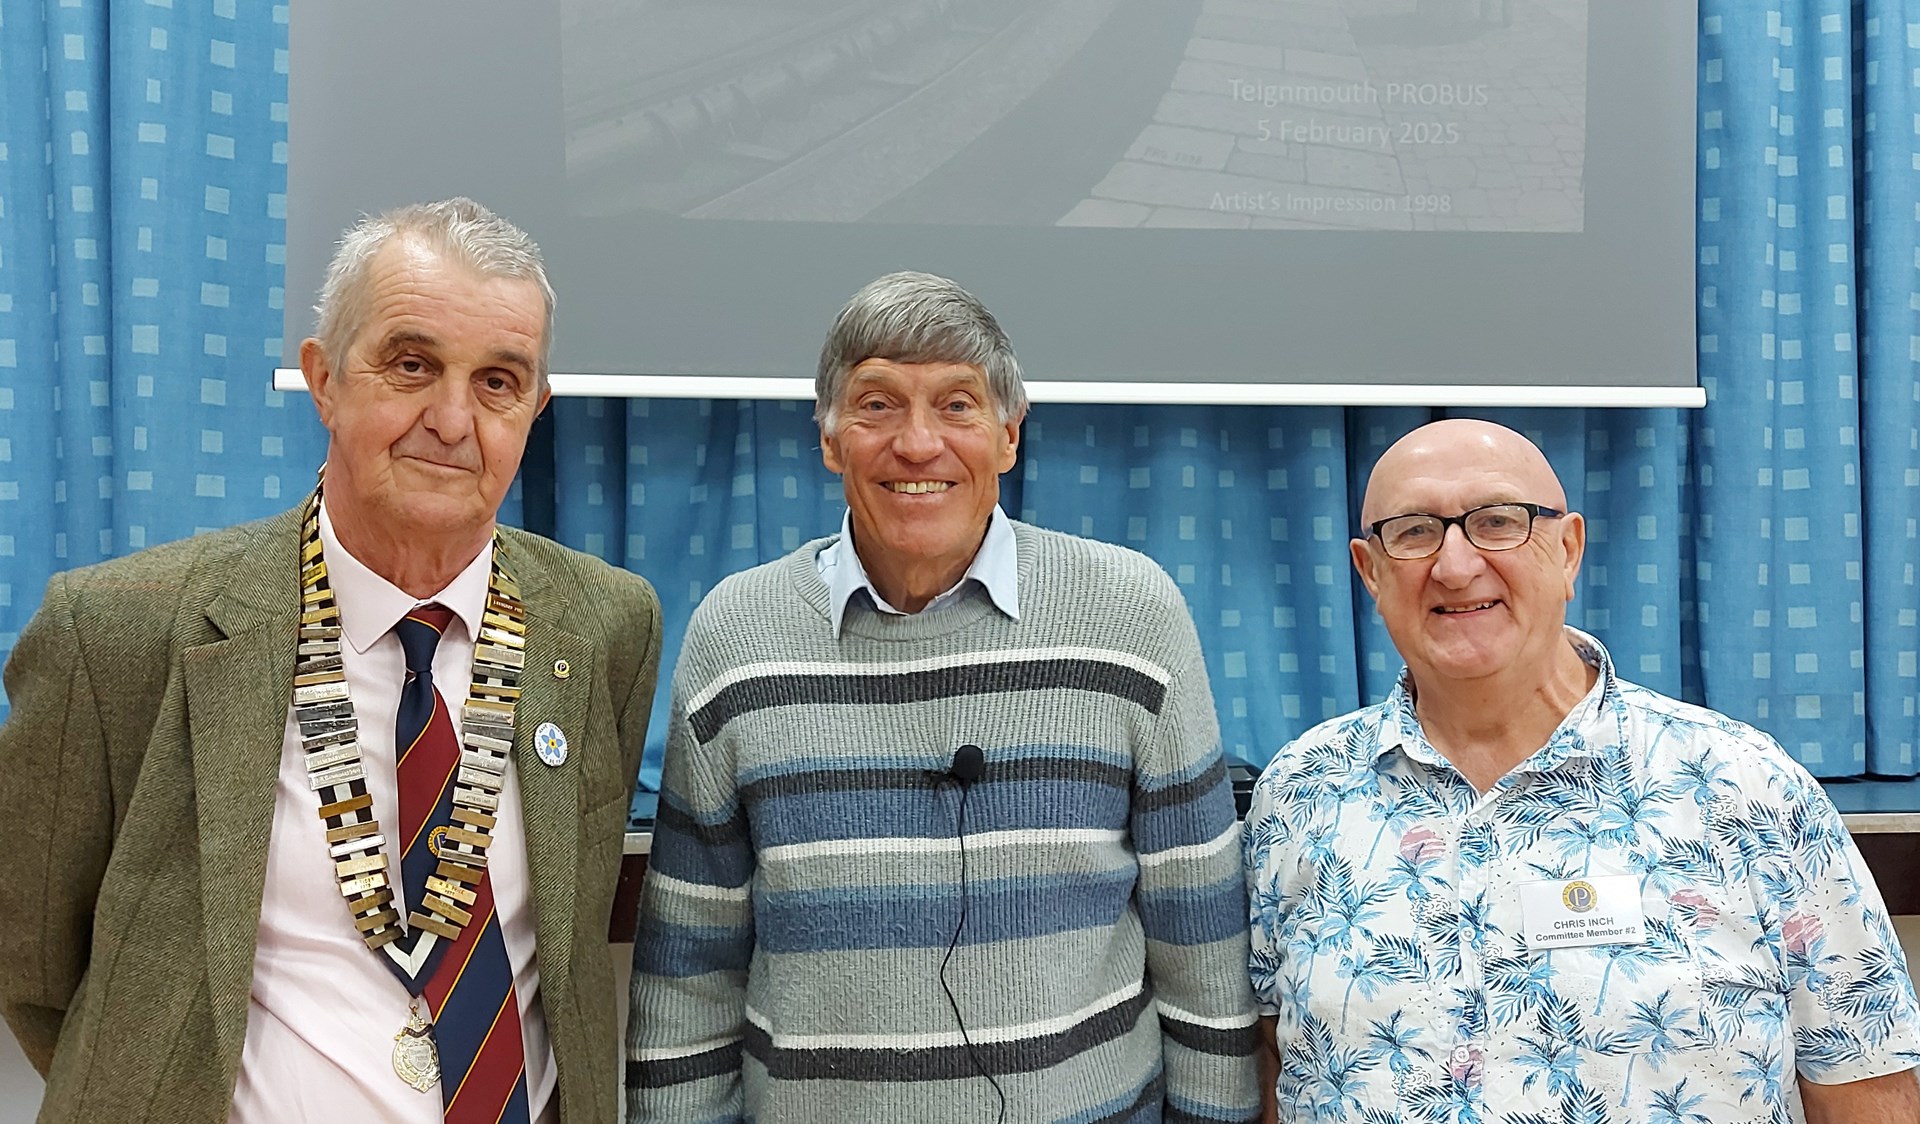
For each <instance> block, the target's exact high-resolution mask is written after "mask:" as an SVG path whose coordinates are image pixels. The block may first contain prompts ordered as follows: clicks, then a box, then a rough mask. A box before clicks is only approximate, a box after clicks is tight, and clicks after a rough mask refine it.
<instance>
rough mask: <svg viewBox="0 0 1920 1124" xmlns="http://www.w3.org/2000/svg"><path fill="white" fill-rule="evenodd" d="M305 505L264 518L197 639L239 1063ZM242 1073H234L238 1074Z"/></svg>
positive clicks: (207, 822)
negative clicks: (208, 636)
mask: <svg viewBox="0 0 1920 1124" xmlns="http://www.w3.org/2000/svg"><path fill="white" fill-rule="evenodd" d="M299 525H300V523H299V513H298V512H297V511H295V512H291V513H288V514H287V515H283V516H280V517H279V518H276V519H274V520H271V521H269V522H268V523H267V524H265V525H264V527H263V529H262V533H261V534H260V535H259V536H258V537H257V538H256V539H255V540H254V542H253V544H252V545H251V546H250V547H249V548H248V549H247V551H246V552H245V553H244V554H243V555H242V556H241V557H240V558H239V560H238V561H237V562H236V563H235V564H234V565H233V566H232V567H231V569H230V570H229V571H228V572H227V573H226V574H225V575H223V576H222V580H223V581H224V582H225V588H224V590H223V591H222V592H221V594H220V595H219V596H218V597H217V598H215V599H214V600H213V602H212V603H211V604H210V605H209V606H208V607H207V610H206V614H207V619H208V620H209V621H210V622H211V623H212V624H213V626H214V628H215V629H217V630H218V631H219V632H220V633H221V635H222V636H223V637H224V639H220V640H216V641H213V642H212V643H208V644H202V645H199V646H197V647H193V648H189V649H187V650H186V651H185V652H184V653H183V654H182V657H181V664H182V670H183V671H184V673H185V674H184V679H185V686H186V701H187V721H188V730H189V734H190V743H189V752H190V753H191V754H192V757H193V775H194V785H195V788H196V793H197V799H198V813H199V829H200V872H201V911H202V922H203V925H204V927H205V933H206V947H207V984H208V988H209V994H210V997H211V1002H212V1007H213V1021H214V1031H215V1035H216V1037H217V1039H218V1045H219V1047H220V1052H219V1055H218V1056H219V1057H220V1058H221V1059H222V1060H223V1061H225V1062H226V1063H227V1064H229V1065H231V1066H238V1064H239V1060H240V1052H241V1047H242V1045H243V1044H244V1042H245V1038H246V1025H247V996H248V992H249V991H250V990H251V987H252V980H253V957H254V944H255V937H256V933H257V931H258V928H259V921H260V897H261V891H262V889H263V887H264V886H265V883H266V873H267V842H268V836H269V834H270V833H271V832H272V829H273V803H274V789H275V785H276V783H277V780H278V776H279V770H280V748H281V742H282V738H283V735H284V731H285V726H286V719H287V706H288V702H289V699H290V697H291V694H292V690H293V656H294V645H295V643H296V633H297V630H298V627H299V612H300V607H299V584H298V583H299V580H300V578H299V569H298V566H299V546H300V542H299ZM229 1076H231V1075H229Z"/></svg>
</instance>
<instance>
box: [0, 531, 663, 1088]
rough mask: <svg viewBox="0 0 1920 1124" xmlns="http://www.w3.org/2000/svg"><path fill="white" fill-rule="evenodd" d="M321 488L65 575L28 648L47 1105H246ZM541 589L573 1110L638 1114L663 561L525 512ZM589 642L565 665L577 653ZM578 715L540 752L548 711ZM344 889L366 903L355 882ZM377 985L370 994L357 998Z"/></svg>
mask: <svg viewBox="0 0 1920 1124" xmlns="http://www.w3.org/2000/svg"><path fill="white" fill-rule="evenodd" d="M299 539H300V513H299V512H298V511H291V512H286V513H283V514H281V515H278V516H275V517H273V518H271V519H267V520H263V521H261V522H258V523H252V524H248V525H245V526H241V527H236V528H233V529H231V530H225V531H219V532H213V533H209V534H204V535H199V536H196V537H194V538H192V539H188V540H185V541H182V542H177V543H172V544H169V545H166V546H161V547H156V548H154V549H151V550H146V551H142V552H141V553H138V554H134V555H130V556H128V557H126V558H121V559H117V560H115V561H112V562H106V563H103V564H101V565H98V566H93V567H89V568H86V569H82V570H76V571H72V572H70V573H66V574H61V575H58V576H56V577H55V578H54V579H53V581H52V582H51V583H50V585H49V586H48V588H47V594H46V598H45V600H44V601H43V602H42V604H41V606H40V609H39V611H38V612H37V613H36V614H35V615H34V617H33V620H32V621H31V622H30V623H29V624H28V626H27V629H26V631H25V632H24V633H22V634H21V637H20V642H19V645H18V646H17V647H16V648H15V650H14V653H13V656H12V658H11V659H10V660H9V661H8V663H7V668H6V686H7V692H8V695H9V696H10V701H11V703H12V707H13V710H12V714H11V715H10V717H9V718H8V719H7V721H6V723H5V725H4V726H0V825H5V831H6V846H5V851H6V853H7V855H8V858H7V861H6V862H5V864H4V865H0V1014H4V1016H5V1018H6V1021H7V1023H8V1024H9V1025H10V1026H11V1027H12V1029H13V1032H14V1034H15V1035H16V1036H17V1037H18V1038H19V1040H20V1044H21V1046H22V1047H23V1048H24V1050H25V1052H26V1055H27V1057H28V1059H29V1060H30V1061H31V1062H32V1063H33V1065H34V1066H35V1067H36V1068H37V1069H39V1070H40V1072H41V1073H42V1074H44V1075H45V1077H46V1079H47V1088H46V1096H45V1100H44V1102H43V1104H42V1108H41V1120H42V1121H48V1122H67V1121H74V1122H93V1121H102V1120H156V1121H168V1122H180V1124H192V1122H199V1121H207V1122H215V1121H222V1120H225V1119H226V1116H227V1112H228V1109H229V1107H230V1105H231V1101H232V1097H233V1090H234V1086H235V1082H236V1079H237V1077H238V1074H239V1067H240V1056H241V1049H242V1046H243V1044H244V1042H245V1039H246V1022H247V1010H248V994H249V991H250V989H251V986H252V976H253V962H254V941H255V933H256V930H257V928H258V924H259V918H260V901H261V892H262V887H263V886H264V884H265V879H266V868H267V836H268V833H269V831H270V830H271V826H272V820H273V803H274V788H275V780H276V776H277V772H278V769H279V763H280V755H281V737H282V733H283V728H284V723H285V721H286V716H287V706H288V700H289V698H290V695H291V692H292V683H293V665H294V648H295V631H296V628H297V626H298V619H299V611H300V607H299V573H298V551H299ZM501 543H502V546H503V554H502V562H503V565H504V566H505V567H506V568H507V570H508V572H509V573H511V574H512V575H513V576H514V578H515V579H516V580H517V581H518V583H519V586H520V590H521V593H522V596H523V598H524V600H525V604H526V607H527V645H526V661H527V662H526V666H527V668H528V671H529V672H530V674H527V675H526V676H524V677H523V680H522V690H523V694H522V697H521V701H520V705H519V714H518V717H517V722H516V725H517V729H518V733H517V734H516V736H515V738H514V745H513V760H514V765H515V768H516V769H517V770H518V771H519V776H520V790H521V811H522V814H523V816H524V817H525V821H526V837H527V851H528V855H527V858H528V866H529V868H530V877H531V896H532V902H533V912H534V922H535V949H536V953H535V954H536V956H537V958H538V963H539V968H540V984H541V993H542V998H543V1004H544V1008H545V1014H546V1019H547V1025H548V1027H549V1030H550V1034H551V1040H552V1046H553V1055H554V1060H555V1062H556V1065H557V1068H558V1074H559V1080H558V1086H557V1088H556V1091H555V1102H554V1103H555V1104H556V1105H557V1106H558V1107H559V1109H560V1114H561V1118H562V1119H563V1120H566V1121H605V1120H612V1119H614V1113H615V1109H614V1093H615V1090H616V1088H617V1087H618V1086H619V1084H620V1074H619V1072H618V1070H617V1068H616V1066H617V1058H618V1048H619V1028H618V1027H617V1025H616V1021H617V1014H616V1007H615V990H614V988H615V984H614V979H613V971H612V966H611V963H610V958H609V956H608V952H607V918H608V914H609V912H610V910H611V908H612V902H613V892H614V884H615V881H616V880H617V877H618V872H619V865H620V857H621V840H622V837H623V834H624V829H625V824H626V818H627V805H628V800H629V798H630V795H631V791H632V787H633V782H634V778H635V775H636V771H637V769H638V766H639V758H640V751H641V747H642V745H643V743H644V742H645V740H646V730H647V717H648V711H649V707H650V705H651V703H652V699H653V687H654V678H655V675H656V673H657V671H658V668H659V655H660V607H659V601H658V600H657V599H656V598H655V596H654V593H653V589H652V587H651V586H649V585H648V584H647V583H646V581H645V580H644V579H642V578H640V577H638V576H637V575H634V574H631V573H627V572H626V571H623V570H618V569H615V568H613V567H611V566H608V565H606V564H605V563H602V562H600V561H598V560H596V559H593V558H590V557H588V556H587V555H584V554H580V553H577V552H575V551H572V550H568V549H566V548H565V547H562V546H559V545H558V544H555V543H552V542H549V541H547V540H545V539H542V538H540V537H538V536H536V535H531V534H527V533H525V532H522V531H516V530H512V529H503V531H502V536H501ZM560 659H564V660H566V661H567V662H568V664H569V669H568V674H567V676H566V677H565V678H561V677H559V676H557V675H555V674H552V673H551V671H549V673H547V674H538V673H535V672H537V671H540V670H547V669H551V668H552V667H553V664H554V662H555V661H556V660H560ZM543 721H544V722H554V723H556V724H558V725H559V726H560V728H561V729H563V730H566V731H567V732H568V734H569V741H570V742H571V743H572V745H573V748H574V752H573V754H572V756H571V757H570V758H569V759H568V761H567V762H566V764H565V765H564V766H562V767H560V768H546V767H544V766H542V765H540V764H538V763H537V759H536V758H535V757H534V755H533V753H532V747H531V745H530V741H531V734H532V731H533V730H534V729H535V728H536V727H537V726H538V725H539V724H540V723H541V722H543ZM342 908H344V906H343V907H342ZM347 998H349V999H350V998H351V997H347Z"/></svg>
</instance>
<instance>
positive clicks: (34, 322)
mask: <svg viewBox="0 0 1920 1124" xmlns="http://www.w3.org/2000/svg"><path fill="white" fill-rule="evenodd" d="M286 18H287V9H286V8H285V6H277V7H269V6H268V5H266V4H260V3H251V2H249V3H240V2H239V0H210V2H198V3H185V2H182V3H181V4H179V5H178V7H175V6H174V5H173V4H171V3H166V2H158V0H156V2H150V3H145V4H114V5H111V7H109V5H107V4H105V3H87V4H79V3H70V2H62V3H53V2H51V0H49V2H46V3H28V2H16V0H7V2H6V3H5V4H4V6H0V84H3V85H0V649H9V650H10V649H11V648H12V646H13V642H14V639H15V638H16V637H17V636H18V635H19V632H20V629H21V628H22V627H23V626H24V625H25V623H26V620H27V617H28V616H30V615H31V614H32V612H33V610H34V608H35V607H36V606H37V605H38V604H39V600H40V594H41V591H42V590H43V589H44V587H45V585H46V580H47V578H48V576H49V575H50V574H52V573H54V572H55V571H57V570H62V569H66V568H69V567H72V566H80V565H84V564H86V563H89V562H95V561H99V560H100V559H103V558H110V557H113V556H115V555H118V554H125V553H127V552H129V551H132V550H137V549H139V548H141V547H145V546H150V545H153V544H156V543H161V542H166V541H168V540H170V539H177V538H181V537H183V536H186V535H189V534H191V533H193V532H194V531H196V530H199V529H201V528H207V527H221V526H226V525H228V524H231V523H236V522H240V521H242V520H246V519H251V518H254V517H256V516H260V515H264V514H267V513H269V512H272V511H277V510H279V509H281V508H283V507H285V506H288V505H289V504H290V503H291V502H292V501H293V499H294V498H295V497H297V496H298V495H299V494H300V493H301V492H302V491H304V490H305V489H306V488H307V487H308V486H309V483H310V481H311V480H312V478H313V470H314V468H315V467H316V466H317V465H318V464H319V462H320V459H321V455H322V452H323V450H324V447H325V446H324V443H323V440H322V435H321V431H320V428H319V426H318V424H317V423H315V422H314V421H313V411H312V409H311V408H310V407H309V406H308V405H307V404H306V403H305V402H304V401H302V400H300V399H299V398H298V397H291V396H287V395H282V394H276V393H274V392H273V391H272V390H270V389H268V388H267V386H268V381H269V380H268V374H269V373H270V372H271V370H272V368H273V367H274V366H275V364H276V361H277V360H278V359H279V356H280V316H281V313H280V309H281V289H280V284H281V277H282V272H283V263H284V260H285V254H284V250H285V247H284V246H283V245H282V239H283V230H284V221H283V220H284V216H285V210H286V195H285V192H286V133H287V124H286V122H287V104H286V101H287V93H286V90H287V80H286V59H287V55H286Z"/></svg>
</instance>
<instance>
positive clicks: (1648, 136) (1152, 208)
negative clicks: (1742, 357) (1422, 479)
mask: <svg viewBox="0 0 1920 1124" xmlns="http://www.w3.org/2000/svg"><path fill="white" fill-rule="evenodd" d="M290 9H291V14H290V18H291V20H292V24H291V27H290V29H289V31H290V46H291V51H290V59H289V87H290V90H289V93H290V100H289V106H290V108H289V113H290V117H289V125H288V135H289V153H288V160H289V169H288V181H289V198H288V203H287V227H288V229H287V298H286V307H287V312H286V334H285V337H284V340H283V349H284V358H285V360H286V365H287V366H288V367H292V366H293V365H294V362H295V357H296V355H297V348H298V343H299V340H300V339H301V338H302V337H304V336H306V335H308V334H310V332H311V330H312V314H311V304H312V298H313V294H314V293H315V292H316V291H317V289H318V286H319V280H320V277H321V274H322V272H323V271H324V268H325V263H326V259H327V257H328V255H329V252H330V248H331V245H332V243H333V240H334V239H336V238H337V237H338V235H339V232H340V231H341V230H342V229H343V228H344V227H345V226H347V225H348V224H350V223H351V222H352V221H353V220H354V218H355V217H356V216H357V215H359V214H360V213H362V212H368V211H377V210H379V209H382V208H385V207H388V206H391V205H394V204H396V203H400V202H405V201H410V200H416V199H426V198H436V197H442V196H447V195H453V194H464V195H471V196H473V197H475V198H477V199H479V200H481V201H482V202H485V203H486V204H488V205H489V206H491V207H493V208H494V209H496V210H498V211H500V212H501V213H503V214H505V215H506V216H508V217H509V218H511V219H513V220H514V221H515V222H517V223H519V224H520V225H521V226H523V227H525V228H526V229H527V230H528V231H529V232H531V233H532V234H533V235H534V237H535V238H536V239H538V240H539V241H540V243H541V244H542V246H543V247H544V249H545V251H546V254H547V258H548V264H549V268H550V270H551V272H552V276H553V280H554V284H555V287H556V289H557V291H558V294H559V306H558V307H559V322H558V327H557V332H556V337H555V345H554V368H553V369H554V371H555V372H556V378H555V386H556V389H558V390H561V391H563V392H566V391H572V392H575V393H597V394H614V395H621V394H626V395H662V396H687V395H700V396H710V397H770V398H778V397H808V396H810V395H811V377H812V372H813V364H814V358H815V356H816V354H817V351H818V348H819V345H820V340H821V338H822V336H823V335H824V333H825V330H826V327H827V324H828V323H829V321H830V320H831V319H832V317H833V315H834V313H835V312H836V311H837V310H838V308H839V306H840V305H841V303H843V302H844V301H845V299H846V298H847V296H848V295H849V294H851V293H852V292H853V291H854V290H855V289H856V288H858V287H859V286H860V285H862V284H864V283H865V282H866V281H868V280H870V279H872V278H873V277H875V276H877V275H879V274H881V273H884V272H887V271H890V270H895V269H924V270H929V271H932V272H936V273H942V274H945V275H947V276H950V277H953V278H955V279H956V280H958V281H960V282H961V283H962V284H964V285H966V286H967V287H969V288H971V289H972V290H974V291H975V292H976V293H978V294H979V295H980V297H981V298H982V299H983V300H985V301H986V303H987V304H988V306H989V307H990V308H992V309H993V310H994V311H995V313H996V314H997V315H998V316H999V317H1000V319H1001V322H1002V324H1003V325H1004V326H1005V327H1006V329H1007V331H1008V333H1009V335H1010V336H1011V337H1012V339H1013V341H1014V344H1015V347H1016V349H1017V350H1018V352H1019V353H1020V356H1021V359H1022V363H1023V366H1024V367H1025V369H1026V371H1027V375H1028V378H1029V380H1031V381H1032V382H1033V384H1034V392H1035V397H1036V398H1037V399H1041V400H1047V399H1052V400H1079V401H1103V400H1104V401H1216V402H1425V403H1432V404H1452V403H1466V404H1496V403H1516V404H1567V405H1611V404H1618V405H1695V404H1699V402H1701V401H1703V400H1704V399H1703V395H1702V393H1701V391H1700V390H1699V388H1698V386H1697V381H1696V378H1695V338H1694V302H1695V297H1694V283H1693V257H1694V244H1695V239H1694V225H1693V213H1694V187H1693V184H1694V175H1693V173H1694V166H1695V165H1694V136H1695V131H1694V129H1695V124H1694V100H1695V97H1694V94H1695V73H1696V67H1697V59H1696V43H1697V31H1696V23H1695V20H1696V15H1695V7H1694V4H1693V3H1692V2H1690V0H1687V2H1679V0H1608V2H1605V3H1602V2H1598V0H638V2H636V0H557V2H554V3H546V4H527V3H524V2H523V0H459V2H454V0H328V2H327V3H322V4H295V5H290ZM277 384H278V385H282V386H297V385H298V376H297V372H294V371H282V372H281V373H280V376H279V378H278V380H277Z"/></svg>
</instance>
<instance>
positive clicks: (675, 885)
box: [626, 613, 754, 1124]
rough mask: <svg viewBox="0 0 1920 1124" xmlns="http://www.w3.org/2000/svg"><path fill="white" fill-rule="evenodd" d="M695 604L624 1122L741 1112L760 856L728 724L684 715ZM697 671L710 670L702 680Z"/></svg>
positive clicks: (675, 711)
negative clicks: (712, 731)
mask: <svg viewBox="0 0 1920 1124" xmlns="http://www.w3.org/2000/svg"><path fill="white" fill-rule="evenodd" d="M701 633H702V624H701V617H700V614H698V613H696V614H695V618H694V620H693V622H692V623H691V624H690V625H689V627H688V631H687V642H686V645H685V647H684V648H683V649H682V654H681V658H680V664H679V667H678V668H677V669H676V671H675V675H674V686H673V708H672V716H671V718H670V720H669V725H668V730H667V754H666V762H665V765H664V770H663V774H662V777H661V787H660V810H659V813H658V816H657V818H656V820H655V823H654V829H653V850H652V853H651V855H649V861H648V867H647V875H646V880H645V881H644V883H643V884H642V886H641V894H640V919H639V926H638V930H637V931H636V933H635V934H634V944H633V995H632V1004H631V1007H630V1013H629V1015H628V1021H627V1079H626V1084H627V1116H626V1119H627V1121H628V1124H653V1122H668V1121H673V1122H678V1121H693V1120H698V1121H702V1122H703V1124H708V1122H717V1121H737V1120H739V1119H740V1118H741V1096H740V1060H741V1050H742V1046H743V1042H744V1036H745V1032H746V1024H747V1019H746V1002H747V998H746V987H747V967H748V964H749V962H750V961H751V959H752V955H753V935H754V933H753V907H752V899H751V896H750V893H751V888H752V882H753V868H754V859H753V853H752V850H751V847H750V844H749V839H748V833H747V824H746V817H745V814H744V812H743V811H742V809H741V806H740V802H739V798H738V792H737V789H736V785H735V779H734V777H735V774H734V769H733V761H732V755H731V754H730V753H728V752H727V751H726V747H725V744H724V738H725V735H724V734H723V735H721V736H720V737H717V738H716V739H715V741H714V742H712V743H704V744H703V743H702V742H700V741H699V740H698V738H697V737H696V736H695V733H694V729H693V725H692V723H691V722H690V721H689V715H688V705H689V698H688V696H689V694H690V692H692V691H693V690H695V689H697V686H698V681H696V677H695V675H696V673H695V672H694V670H693V667H692V666H691V665H692V664H694V663H697V661H696V660H691V659H690V658H689V653H690V652H692V651H694V650H695V649H696V647H697V646H699V645H700V643H701V641H700V636H701ZM699 681H704V679H701V680H699Z"/></svg>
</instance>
